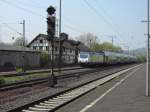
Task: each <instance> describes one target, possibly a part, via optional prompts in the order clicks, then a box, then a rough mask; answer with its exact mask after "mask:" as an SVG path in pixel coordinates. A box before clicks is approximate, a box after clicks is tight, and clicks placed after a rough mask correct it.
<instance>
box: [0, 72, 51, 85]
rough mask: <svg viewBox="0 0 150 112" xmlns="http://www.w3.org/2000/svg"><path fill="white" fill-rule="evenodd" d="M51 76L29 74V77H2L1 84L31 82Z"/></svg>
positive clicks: (46, 74)
mask: <svg viewBox="0 0 150 112" xmlns="http://www.w3.org/2000/svg"><path fill="white" fill-rule="evenodd" d="M46 76H49V73H40V74H39V73H36V74H29V75H22V76H21V75H20V76H14V77H4V76H3V77H2V76H1V77H0V84H10V83H15V82H20V81H26V80H31V79H36V78H42V77H46Z"/></svg>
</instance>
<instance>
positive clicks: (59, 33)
mask: <svg viewBox="0 0 150 112" xmlns="http://www.w3.org/2000/svg"><path fill="white" fill-rule="evenodd" d="M60 35H61V0H60V1H59V72H61V49H62V48H61V36H60Z"/></svg>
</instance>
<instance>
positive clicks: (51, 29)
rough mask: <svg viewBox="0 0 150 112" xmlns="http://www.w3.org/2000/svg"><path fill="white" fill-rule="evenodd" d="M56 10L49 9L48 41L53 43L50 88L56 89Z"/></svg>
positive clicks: (51, 7)
mask: <svg viewBox="0 0 150 112" xmlns="http://www.w3.org/2000/svg"><path fill="white" fill-rule="evenodd" d="M55 11H56V10H55V8H54V7H53V6H49V7H48V8H47V13H48V17H47V34H48V40H49V41H50V42H51V48H52V49H51V78H50V86H51V87H54V86H55V84H57V79H56V77H55V75H54V38H55V25H56V24H55V23H56V17H55Z"/></svg>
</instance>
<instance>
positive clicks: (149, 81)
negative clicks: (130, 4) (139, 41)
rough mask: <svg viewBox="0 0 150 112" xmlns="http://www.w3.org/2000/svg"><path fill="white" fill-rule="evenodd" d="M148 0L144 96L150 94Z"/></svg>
mask: <svg viewBox="0 0 150 112" xmlns="http://www.w3.org/2000/svg"><path fill="white" fill-rule="evenodd" d="M149 20H150V19H149V0H147V67H146V96H150V72H149V67H150V66H149V22H150V21H149Z"/></svg>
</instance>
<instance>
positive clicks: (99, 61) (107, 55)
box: [78, 51, 137, 65]
mask: <svg viewBox="0 0 150 112" xmlns="http://www.w3.org/2000/svg"><path fill="white" fill-rule="evenodd" d="M136 61H137V57H136V56H133V55H129V54H124V53H116V52H111V51H100V52H80V53H79V56H78V63H79V64H81V65H104V64H107V65H108V64H118V63H120V64H121V63H122V64H124V63H133V62H136Z"/></svg>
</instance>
